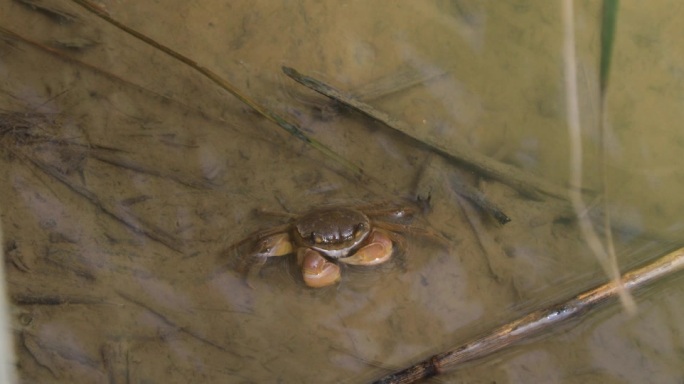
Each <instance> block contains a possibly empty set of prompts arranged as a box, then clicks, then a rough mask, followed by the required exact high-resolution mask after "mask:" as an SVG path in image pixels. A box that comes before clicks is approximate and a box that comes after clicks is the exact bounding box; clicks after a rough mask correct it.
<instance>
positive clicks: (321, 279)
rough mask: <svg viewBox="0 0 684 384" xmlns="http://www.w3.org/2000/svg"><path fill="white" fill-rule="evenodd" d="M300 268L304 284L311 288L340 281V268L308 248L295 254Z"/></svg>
mask: <svg viewBox="0 0 684 384" xmlns="http://www.w3.org/2000/svg"><path fill="white" fill-rule="evenodd" d="M297 258H298V260H299V264H300V265H301V266H302V276H303V277H304V283H305V284H306V285H308V286H309V287H312V288H321V287H326V286H328V285H332V284H335V283H337V282H338V281H339V280H340V267H339V266H338V265H337V264H334V263H331V262H329V261H328V260H326V259H325V258H324V257H323V256H321V254H320V253H318V252H316V251H314V250H313V249H310V248H301V249H300V250H299V252H298V253H297Z"/></svg>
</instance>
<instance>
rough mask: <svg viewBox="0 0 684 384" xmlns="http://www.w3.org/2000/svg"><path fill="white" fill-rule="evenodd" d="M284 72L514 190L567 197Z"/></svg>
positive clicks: (534, 179)
mask: <svg viewBox="0 0 684 384" xmlns="http://www.w3.org/2000/svg"><path fill="white" fill-rule="evenodd" d="M283 72H284V73H285V74H286V75H288V76H289V77H291V78H292V79H294V80H295V81H297V82H298V83H300V84H302V85H304V86H306V87H309V88H311V89H313V90H314V91H316V92H318V93H320V94H322V95H325V96H327V97H329V98H331V99H334V100H337V101H339V102H341V103H343V104H345V105H347V106H349V107H351V108H353V109H355V110H357V111H359V112H361V113H363V114H365V115H367V116H369V117H370V118H372V119H374V120H377V121H379V122H381V123H383V124H385V125H386V126H388V127H390V128H392V129H394V130H396V131H398V132H400V133H402V134H404V135H406V136H408V137H410V138H412V139H414V140H416V141H418V142H420V143H422V144H423V145H426V146H427V147H429V148H430V149H431V150H433V151H435V152H437V153H439V154H440V155H442V156H444V157H446V158H449V159H451V160H453V161H458V162H461V163H465V164H467V165H468V166H470V167H472V168H475V169H477V170H478V171H480V172H482V173H484V174H486V175H488V176H490V177H492V178H495V179H497V180H499V181H501V182H502V183H505V184H507V185H509V186H511V187H513V188H515V189H516V190H518V191H520V192H523V193H525V194H527V195H533V196H535V195H537V193H536V191H539V192H542V193H545V194H547V195H551V196H555V197H559V198H563V199H566V198H567V196H568V192H567V190H566V189H565V188H562V187H559V186H557V185H555V184H553V183H551V182H549V181H547V180H545V179H542V178H540V177H538V176H535V175H532V174H529V173H526V172H523V171H522V170H520V169H519V168H517V167H514V166H512V165H508V164H504V163H501V162H498V161H496V160H493V159H491V158H489V157H487V156H485V155H482V154H480V153H478V152H477V151H474V150H472V149H470V148H468V147H466V146H461V145H452V146H451V147H446V146H445V145H443V144H442V143H440V142H439V141H438V140H435V139H432V138H430V137H428V136H424V135H423V136H420V135H418V134H417V133H414V132H412V130H411V128H410V126H409V125H408V124H407V123H405V122H403V121H401V120H398V119H395V118H393V117H391V116H390V115H388V114H387V113H385V112H382V111H379V110H377V109H375V108H373V107H372V106H370V105H368V104H366V103H363V102H361V101H359V100H358V99H356V98H354V97H353V96H351V95H348V94H346V93H343V92H341V91H339V90H337V89H335V88H333V87H331V86H329V85H327V84H325V83H323V82H321V81H318V80H316V79H314V78H311V77H308V76H305V75H302V74H301V73H299V72H297V71H296V70H294V69H292V68H290V67H283Z"/></svg>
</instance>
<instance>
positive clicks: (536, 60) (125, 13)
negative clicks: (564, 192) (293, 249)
mask: <svg viewBox="0 0 684 384" xmlns="http://www.w3.org/2000/svg"><path fill="white" fill-rule="evenodd" d="M104 5H105V7H106V9H107V10H108V11H109V13H110V15H111V16H112V17H114V18H116V19H117V20H119V21H120V22H122V23H124V24H126V25H128V26H129V27H132V28H135V29H137V30H139V31H141V32H143V33H145V34H147V35H148V36H150V37H152V38H154V39H156V40H158V41H159V42H161V43H162V44H165V45H168V46H170V47H172V48H173V49H175V50H177V51H179V52H181V53H183V54H184V55H187V56H188V57H190V58H192V60H194V61H196V62H198V63H200V64H201V65H203V66H204V67H206V68H209V69H211V70H212V71H214V72H216V73H217V74H218V75H219V76H221V77H223V78H225V79H227V80H228V81H230V82H231V83H233V84H234V85H235V86H236V87H237V88H238V89H240V90H241V91H242V92H244V93H246V94H248V95H249V96H251V97H253V98H254V99H256V100H258V101H259V102H260V103H262V104H264V105H266V106H267V107H268V108H270V109H272V110H274V111H276V112H277V113H279V114H282V115H283V116H286V117H287V118H288V119H290V120H292V121H295V122H297V123H299V124H300V125H301V126H302V127H303V129H304V131H305V133H306V134H308V135H310V136H311V137H313V138H315V139H316V140H318V141H320V142H322V143H324V144H325V145H327V146H329V147H330V148H331V149H332V150H333V151H335V152H336V153H338V154H340V155H341V156H343V157H344V158H347V159H349V160H351V161H352V162H353V163H355V164H357V165H358V166H360V167H362V168H363V169H364V171H365V173H366V174H367V175H368V176H369V177H368V178H367V179H364V180H362V181H359V179H358V178H356V177H354V176H353V175H350V172H349V170H348V169H346V168H345V167H344V166H342V165H340V164H339V163H338V162H336V161H334V160H332V159H331V158H329V157H326V156H325V155H323V154H322V153H321V152H319V151H317V150H316V149H314V148H312V147H310V146H308V145H306V144H304V143H303V142H302V141H298V140H296V139H295V138H293V137H292V136H290V135H289V134H287V133H284V132H283V131H281V130H280V129H279V128H277V127H276V126H275V125H273V124H272V123H269V122H267V121H265V120H264V119H262V118H260V117H259V116H258V115H256V114H255V113H254V112H252V111H251V110H250V109H249V108H247V107H246V106H245V105H244V104H242V103H241V102H239V101H238V100H237V99H235V98H234V97H232V96H230V95H229V94H227V92H225V91H223V90H221V89H219V88H217V87H216V86H215V85H214V84H212V83H211V82H210V81H209V80H207V79H206V78H203V77H202V76H201V75H199V74H198V73H197V72H195V71H193V70H191V69H189V68H187V67H186V66H183V65H181V64H179V63H178V62H177V61H174V60H172V59H170V58H168V57H167V56H166V55H164V54H163V53H162V52H160V51H159V50H157V49H153V48H151V47H149V46H147V45H145V44H143V43H141V42H139V41H136V40H135V39H133V38H132V37H130V36H128V35H126V34H125V33H123V32H121V31H119V30H117V29H115V28H113V27H112V26H110V25H108V24H106V23H104V22H103V21H101V20H99V19H97V18H96V17H94V16H92V15H90V14H88V13H87V12H85V11H84V10H83V9H81V8H79V7H78V6H77V5H74V4H72V3H70V2H67V1H54V2H50V3H49V6H50V7H51V9H50V10H47V11H43V12H40V11H36V10H35V9H32V8H30V7H26V6H25V5H23V4H21V3H20V2H9V1H7V2H3V3H2V5H0V10H1V12H0V25H1V26H2V27H4V28H7V29H11V30H13V31H15V32H16V33H18V34H19V35H21V36H22V37H24V38H25V39H26V40H28V41H31V42H36V43H39V44H40V46H39V45H32V44H30V43H29V42H27V41H22V40H19V39H16V38H12V39H10V38H8V39H4V38H3V40H1V41H0V73H1V74H2V79H3V85H2V88H3V93H2V96H0V101H1V103H2V104H1V105H0V107H1V108H2V110H3V111H2V112H3V119H4V120H3V131H2V134H3V137H2V138H1V139H0V142H1V143H2V156H1V159H2V160H1V162H0V164H2V166H0V172H2V179H3V180H6V182H4V183H2V185H1V186H0V188H1V189H0V190H1V191H2V192H1V193H2V201H1V204H2V206H1V210H2V228H3V231H4V241H5V244H3V247H4V249H5V252H6V262H7V282H8V285H9V290H10V294H11V296H12V297H11V298H12V302H13V303H14V306H13V310H12V314H11V315H12V320H13V326H14V328H13V332H14V335H15V342H16V345H15V349H16V351H17V359H18V365H17V366H18V370H19V374H20V375H21V377H22V379H24V380H25V381H26V382H65V383H67V382H75V381H76V382H106V381H110V382H124V381H125V382H170V383H171V382H178V383H185V382H191V381H198V380H200V381H202V382H287V383H290V382H354V383H356V382H367V381H370V380H372V379H374V378H377V377H379V376H381V375H382V374H384V373H387V372H389V371H391V370H394V369H397V368H400V367H403V366H404V365H406V364H407V363H410V362H412V361H415V360H416V359H420V358H422V357H425V356H428V355H429V354H431V353H435V352H438V351H440V350H442V349H444V348H447V347H449V346H452V345H456V344H458V343H459V342H462V341H464V340H467V339H468V338H469V337H472V336H475V335H477V334H479V333H480V332H483V331H486V330H487V329H489V328H491V327H493V326H496V325H498V324H500V323H501V322H503V321H506V320H510V319H512V318H514V317H516V316H518V315H520V314H524V313H526V312H528V311H530V310H532V309H536V308H539V307H540V306H543V305H544V304H547V303H551V302H555V301H557V300H558V299H560V298H563V297H565V296H568V295H571V294H574V293H577V292H579V291H581V290H582V289H585V288H588V287H590V286H591V285H593V284H596V283H598V282H601V281H603V280H604V276H603V273H602V272H601V270H600V268H599V267H598V264H597V263H596V261H595V260H594V258H593V256H592V255H591V253H590V252H589V250H588V247H587V246H586V245H585V242H584V240H583V239H582V237H581V235H580V233H579V232H578V230H577V225H576V221H575V219H574V217H575V216H574V213H573V212H572V210H570V209H569V208H568V205H567V204H565V203H563V202H562V201H560V200H557V199H553V198H542V199H540V200H534V199H530V198H529V196H524V195H521V194H519V193H518V192H516V191H515V190H513V189H511V188H510V187H507V186H505V185H502V184H501V183H499V182H497V181H494V180H489V179H484V178H481V177H479V176H478V175H475V174H473V173H472V172H470V171H468V170H467V169H466V168H464V167H462V166H461V165H459V164H454V163H449V162H444V161H441V160H440V159H439V158H438V157H436V156H435V155H434V154H433V153H431V152H430V151H429V150H426V148H425V147H423V146H421V145H417V144H416V143H415V142H412V141H411V140H408V139H406V138H405V137H403V136H400V135H397V134H396V133H393V132H389V131H388V130H387V129H385V128H384V127H383V126H381V125H379V124H377V123H373V122H371V121H369V120H368V119H367V118H364V117H362V116H359V115H357V114H353V113H349V112H348V111H344V110H339V109H335V107H334V106H331V105H330V104H328V103H327V102H326V101H325V100H324V99H322V98H320V97H318V96H316V95H314V94H313V93H311V92H310V91H308V90H306V89H303V88H302V87H301V86H299V85H297V84H296V83H294V82H293V81H291V80H290V79H288V78H287V77H286V76H284V75H283V74H282V73H281V71H280V68H281V66H283V65H287V66H290V67H293V68H296V69H297V70H299V71H301V72H304V73H307V74H310V75H313V76H316V77H319V78H321V79H322V80H325V81H327V82H330V83H332V84H334V85H335V86H338V87H340V88H342V89H345V90H349V91H358V92H361V91H362V90H364V89H367V88H365V87H367V86H368V85H369V84H371V85H373V84H378V79H382V78H387V77H389V78H401V76H402V75H403V74H406V73H409V74H413V75H416V74H417V75H418V77H419V78H420V77H421V76H422V78H427V80H425V81H423V82H421V83H420V84H419V85H414V86H408V85H407V84H406V83H402V82H398V84H397V82H395V84H393V85H395V86H398V87H399V90H398V91H396V92H390V91H391V90H392V89H391V87H387V86H384V87H385V88H383V94H382V95H381V96H377V95H376V96H373V98H372V100H370V102H371V103H372V104H373V105H374V106H375V107H377V108H380V109H382V110H384V111H386V112H388V113H390V114H391V115H392V116H394V117H396V118H399V119H402V120H404V121H406V122H408V123H409V124H410V125H411V127H412V129H414V130H415V131H414V132H412V133H414V134H420V135H425V136H427V137H431V138H434V139H435V140H438V141H439V142H440V143H443V144H444V145H445V146H447V147H448V146H449V145H450V144H452V143H459V144H463V143H465V144H467V145H469V146H472V147H473V148H476V149H477V150H478V151H480V152H481V153H484V154H487V155H488V156H491V157H492V158H496V159H498V160H501V161H503V162H506V163H509V164H513V165H516V166H518V167H519V168H521V169H524V170H525V171H528V172H531V173H534V174H537V175H540V176H543V177H545V178H547V179H548V180H551V181H553V182H555V183H557V184H559V185H563V184H565V183H566V180H567V179H568V172H567V170H568V168H569V166H568V155H569V150H568V147H569V146H568V143H567V137H568V134H567V129H566V123H565V113H564V109H565V108H564V88H563V81H562V57H561V48H560V44H561V35H562V33H561V32H562V29H561V21H560V6H559V5H557V4H555V3H553V2H547V1H531V2H517V3H510V4H499V3H497V4H494V3H491V4H484V3H481V2H466V1H457V2H435V3H430V4H428V3H421V4H413V3H400V4H391V5H390V4H386V3H377V4H373V5H368V4H366V3H365V2H324V3H320V2H315V1H311V2H300V3H296V4H294V3H284V4H281V3H275V2H266V1H264V2H260V3H256V4H255V3H253V2H246V1H245V2H229V3H226V4H202V5H197V4H194V3H189V2H184V1H176V2H165V5H164V6H160V5H159V4H157V3H154V4H153V3H149V4H141V3H139V2H126V1H123V2H121V1H120V2H106V3H104ZM55 12H59V15H62V16H57V17H53V16H54V15H55ZM576 12H577V14H576V16H577V19H576V23H577V24H576V25H577V41H578V66H579V67H578V68H579V74H580V80H579V81H580V85H579V88H580V93H581V98H582V105H581V108H582V114H583V115H582V122H583V124H584V127H585V130H586V133H585V135H584V149H585V156H584V162H585V167H584V169H585V183H586V185H587V187H588V188H589V189H596V188H598V186H599V185H600V184H599V180H600V179H599V176H598V173H597V169H598V168H599V167H598V165H597V164H599V159H600V158H601V157H600V156H599V148H600V147H601V138H600V136H599V135H598V134H597V133H596V129H595V126H596V121H597V113H598V107H597V105H598V101H597V96H596V89H597V73H598V69H597V62H598V59H597V53H598V47H599V44H598V34H599V29H598V16H597V15H598V9H597V6H596V5H595V4H593V3H590V2H583V3H580V4H578V5H577V6H576ZM681 12H682V9H681V7H673V6H666V5H665V4H664V3H663V4H661V5H660V6H657V5H650V6H649V7H648V8H646V7H644V8H639V7H638V6H637V5H634V4H623V6H622V8H621V13H620V16H619V26H618V37H617V42H616V48H615V58H614V71H613V77H612V78H611V87H612V88H611V90H610V94H609V98H608V103H607V110H606V113H607V115H608V121H609V122H610V125H609V131H608V132H609V134H608V135H607V136H606V137H604V138H603V140H604V143H605V147H606V148H607V167H606V168H607V170H608V174H607V177H606V185H607V193H608V201H609V206H610V208H611V212H612V213H613V219H614V229H615V242H616V248H617V250H618V255H619V263H620V265H621V266H623V267H624V268H627V267H628V266H631V265H634V264H635V263H638V262H640V261H643V260H647V259H649V258H651V257H653V256H655V255H657V254H659V253H660V252H662V251H663V250H664V249H666V248H667V247H669V245H670V242H672V241H676V240H677V239H678V236H680V237H679V238H681V228H682V224H683V223H682V219H681V216H680V214H679V213H680V212H682V211H683V209H682V208H684V198H682V194H681V192H680V190H681V180H682V179H683V177H684V170H682V167H681V161H680V160H679V158H680V156H679V153H680V152H681V150H682V142H683V138H682V130H681V129H680V128H679V124H680V121H681V119H682V112H681V111H682V108H681V105H680V104H681V99H682V94H683V92H684V91H683V89H684V88H683V83H682V68H684V51H683V50H681V49H680V48H679V46H680V45H681V44H679V41H678V39H679V38H681V36H684V33H682V32H684V31H682V30H681V29H682V27H681V26H679V25H680V24H678V23H677V22H676V20H678V19H679V18H680V17H679V16H681V15H680V13H681ZM41 47H49V48H50V49H52V50H53V51H49V50H47V49H45V48H41ZM55 50H56V52H59V55H55V54H54V52H55ZM65 58H69V59H68V60H66V59H65ZM435 73H437V74H438V75H437V76H433V75H434V74H435ZM369 97H370V96H369ZM17 112H19V114H17ZM26 113H30V114H28V115H27V114H26ZM8 122H11V124H9V123H8ZM19 122H21V124H19ZM27 122H28V123H27ZM8 126H11V127H12V128H13V129H9V130H6V129H5V127H8ZM451 178H458V179H459V180H461V181H463V182H465V183H468V184H471V185H474V186H476V187H477V188H478V189H480V190H481V191H482V192H484V193H485V194H486V195H487V196H488V198H489V199H491V200H492V201H493V202H495V203H496V204H498V205H500V206H501V207H502V208H503V209H504V210H505V211H506V213H507V214H508V215H509V216H510V217H511V218H512V221H511V223H509V224H507V225H505V226H503V227H502V226H499V225H497V224H495V223H494V222H493V221H492V220H491V219H488V218H487V217H485V216H484V215H482V214H481V213H480V212H478V211H477V210H474V209H473V208H472V207H471V206H470V205H469V203H467V202H464V201H461V200H460V199H458V198H457V197H456V196H455V195H454V194H453V192H452V191H451V190H450V189H449V188H448V186H447V183H446V181H447V180H449V179H451ZM417 193H418V194H422V195H423V196H425V195H426V194H428V193H429V194H430V196H431V207H432V209H431V210H430V212H428V213H427V214H426V215H425V217H424V218H422V220H419V222H418V223H417V224H416V225H420V226H422V227H425V228H429V229H430V230H433V231H435V232H436V233H439V234H440V235H441V236H443V237H445V238H446V239H448V244H446V245H440V244H435V243H434V242H433V241H429V240H426V239H424V238H420V237H416V236H408V237H407V241H406V249H405V250H404V252H403V254H404V255H403V257H402V258H401V259H400V260H396V261H393V262H391V263H390V264H388V265H387V266H383V267H382V268H346V269H344V270H343V272H344V274H343V278H342V282H341V283H340V284H339V285H338V286H336V287H333V288H330V289H322V290H311V289H307V288H305V287H304V286H303V285H302V283H301V282H300V280H299V279H298V278H297V276H296V273H297V271H296V269H295V268H292V267H291V265H289V264H288V263H287V261H284V262H272V263H268V264H267V265H266V267H265V268H264V269H263V270H262V273H261V274H260V275H259V276H258V277H257V278H255V279H253V280H252V284H251V285H252V287H251V288H250V287H248V286H246V285H245V284H244V281H243V279H242V278H241V276H240V275H239V274H237V273H236V272H234V271H233V270H232V269H231V268H230V265H231V261H232V259H231V258H233V257H236V256H235V255H234V254H227V253H226V252H225V250H226V248H227V247H228V246H229V245H230V244H232V243H234V242H236V241H238V240H240V239H242V238H244V237H245V236H247V235H248V234H249V233H251V232H253V231H255V230H257V229H261V228H269V227H272V226H275V225H278V224H281V223H282V222H283V220H284V219H283V218H282V217H278V216H273V215H268V214H265V213H263V212H262V213H260V214H255V210H263V211H270V212H290V213H301V212H306V211H307V210H309V209H311V208H312V207H315V206H318V205H323V204H329V203H333V202H334V203H343V204H349V205H364V204H368V203H369V202H378V201H388V200H394V201H396V200H399V199H400V198H404V197H412V196H415V195H416V194H417ZM589 203H595V201H590V202H589ZM682 281H683V280H682V278H674V279H670V280H668V281H666V282H664V283H662V284H658V285H657V286H655V287H654V288H652V289H651V290H649V292H648V293H647V294H645V295H640V296H638V305H639V309H640V311H639V313H638V314H637V315H636V316H634V317H631V318H630V317H628V316H627V315H625V314H624V313H623V311H621V310H620V308H619V307H618V306H613V307H610V308H608V309H606V310H604V311H603V312H601V313H599V314H596V315H593V316H591V317H589V318H587V319H586V320H585V321H584V322H582V323H581V325H579V326H578V327H575V328H572V329H570V330H568V329H562V330H559V331H558V332H555V333H552V334H550V335H547V336H546V337H544V338H542V339H541V340H537V341H535V342H534V343H529V344H526V345H525V346H522V347H518V348H515V349H513V350H511V351H509V352H505V353H503V354H500V355H497V356H496V357H494V358H492V359H489V360H487V361H485V362H482V363H479V364H476V365H471V366H469V367H467V368H466V369H465V370H463V371H460V372H459V373H456V374H453V375H451V376H446V377H445V381H447V382H484V381H486V382H491V381H497V382H676V381H678V380H681V378H682V376H683V375H684V371H683V370H682V368H681V363H680V362H681V349H682V347H683V346H684V336H683V333H682V325H681V324H683V323H684V322H682V319H684V312H683V310H682V307H681V302H682V298H683V295H684V290H683V289H682Z"/></svg>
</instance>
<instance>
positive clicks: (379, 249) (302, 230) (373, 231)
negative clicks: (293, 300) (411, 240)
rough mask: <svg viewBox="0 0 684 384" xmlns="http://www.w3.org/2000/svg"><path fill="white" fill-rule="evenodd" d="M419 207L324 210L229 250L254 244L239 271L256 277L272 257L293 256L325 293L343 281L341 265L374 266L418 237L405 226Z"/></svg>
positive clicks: (312, 284)
mask: <svg viewBox="0 0 684 384" xmlns="http://www.w3.org/2000/svg"><path fill="white" fill-rule="evenodd" d="M416 212H417V207H416V206H410V205H405V206H392V207H387V206H367V207H345V206H337V207H335V206H333V207H323V208H318V209H314V210H311V211H309V212H308V213H305V214H303V215H294V216H293V217H292V220H291V221H290V222H289V223H287V224H285V225H281V226H277V227H274V228H271V229H267V230H262V231H259V232H256V233H254V234H252V235H250V236H248V237H247V238H245V239H243V240H242V241H240V242H238V243H237V244H236V245H234V246H233V247H231V248H235V247H237V246H239V245H241V244H245V243H250V244H252V246H253V248H251V252H249V253H248V254H246V255H245V256H244V257H243V259H242V263H241V267H240V268H239V269H240V270H242V271H243V272H245V271H254V270H256V271H258V270H259V269H260V268H261V267H262V266H263V265H264V263H265V262H266V261H267V260H268V259H269V258H271V257H278V256H288V255H295V256H296V261H297V265H298V266H299V268H300V269H301V274H302V278H303V280H304V283H305V284H306V285H307V286H309V287H312V288H321V287H326V286H330V285H333V284H336V283H337V282H339V281H340V278H341V272H340V263H343V264H348V265H358V266H373V265H379V264H382V263H385V262H387V261H388V260H390V259H391V258H392V255H393V253H394V252H395V248H402V247H403V246H404V237H403V236H402V235H401V234H400V233H405V232H416V231H417V232H420V230H416V229H415V228H414V227H412V226H411V225H409V224H406V222H407V221H410V220H411V219H412V218H413V216H414V214H415V213H416Z"/></svg>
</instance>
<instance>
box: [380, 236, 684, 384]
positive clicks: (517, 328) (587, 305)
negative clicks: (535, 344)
mask: <svg viewBox="0 0 684 384" xmlns="http://www.w3.org/2000/svg"><path fill="white" fill-rule="evenodd" d="M682 269H684V247H682V248H679V249H677V250H675V251H672V252H670V253H668V254H666V255H665V256H662V257H660V258H659V259H657V260H655V261H653V262H651V263H649V264H647V265H645V266H643V267H641V268H637V269H634V270H632V271H629V272H627V273H625V274H624V275H622V278H621V279H620V281H619V282H615V281H611V282H609V283H606V284H603V285H600V286H598V287H596V288H593V289H590V290H588V291H586V292H583V293H580V294H579V295H577V296H574V297H572V298H571V299H570V300H567V301H564V302H561V303H558V304H555V305H552V306H551V307H549V308H546V309H540V310H537V311H534V312H532V313H530V314H528V315H526V316H523V317H521V318H520V319H517V320H514V321H512V322H510V323H508V324H505V325H503V326H501V327H499V328H496V329H494V330H493V331H491V332H490V333H489V334H486V335H483V336H480V337H477V338H475V339H474V340H472V341H469V342H467V343H465V344H463V345H461V346H459V347H457V348H454V349H453V350H451V351H447V352H443V353H440V354H437V355H434V356H432V357H430V358H428V359H426V360H424V361H422V362H420V363H418V364H415V365H413V366H411V367H409V368H406V369H404V370H402V371H400V372H396V373H393V374H390V375H388V376H385V377H383V378H381V379H379V380H377V381H375V382H374V384H407V383H415V382H417V381H419V380H422V379H426V378H429V377H432V376H436V375H439V374H442V373H445V371H447V370H453V369H455V368H458V367H460V366H461V365H462V364H464V363H466V362H469V361H473V360H476V359H481V358H483V357H486V356H489V355H491V354H493V353H495V352H498V351H500V350H502V349H504V348H505V347H508V346H510V345H513V344H515V343H517V342H518V341H521V340H525V339H529V338H530V337H533V336H537V335H539V334H541V333H542V332H544V331H548V330H550V329H551V328H553V327H557V326H558V325H560V324H562V323H565V322H567V321H569V320H573V319H576V320H578V319H580V318H581V317H582V316H583V315H585V314H587V313H588V312H589V311H590V310H591V309H594V308H596V307H597V306H598V305H599V304H602V303H605V302H606V301H608V300H609V299H614V298H615V297H617V294H618V292H619V289H618V287H619V284H620V283H621V284H622V285H623V286H624V287H625V288H626V289H629V290H632V289H638V288H643V287H644V286H645V285H647V284H650V283H653V282H655V281H657V280H659V279H662V278H663V277H665V276H667V275H670V274H673V273H675V272H678V271H680V270H682Z"/></svg>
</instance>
